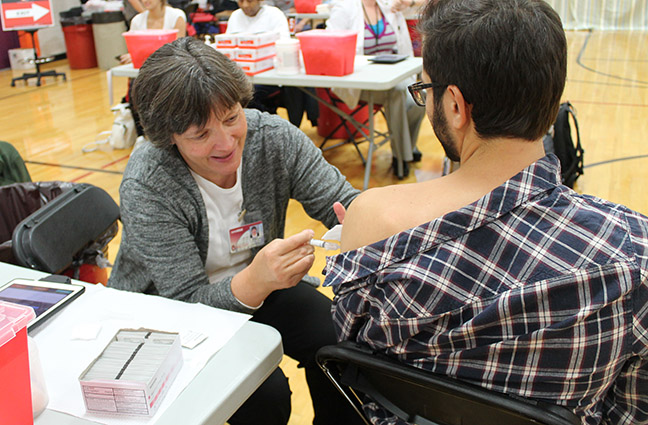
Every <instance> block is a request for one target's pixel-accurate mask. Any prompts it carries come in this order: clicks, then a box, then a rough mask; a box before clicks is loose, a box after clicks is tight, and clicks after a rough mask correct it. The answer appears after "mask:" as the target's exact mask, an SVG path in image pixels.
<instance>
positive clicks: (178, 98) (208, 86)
mask: <svg viewBox="0 0 648 425" xmlns="http://www.w3.org/2000/svg"><path fill="white" fill-rule="evenodd" d="M252 95H253V87H252V84H251V83H250V80H249V79H248V77H247V76H246V75H245V73H244V72H243V71H242V70H241V68H239V67H238V65H236V64H235V63H234V62H232V61H231V60H229V59H228V58H227V57H226V56H224V55H222V54H221V53H219V52H217V51H216V50H214V49H213V48H212V47H209V46H207V45H206V44H205V43H203V42H201V41H199V40H197V39H194V38H191V37H183V38H181V39H178V40H176V41H174V42H172V43H169V44H165V45H164V46H162V47H160V48H159V49H158V50H157V51H155V52H154V53H153V54H152V55H151V56H150V57H149V58H148V59H147V60H146V62H144V65H142V67H141V69H140V71H139V74H138V76H137V78H136V79H135V82H134V83H133V87H132V93H131V100H132V102H133V105H134V107H135V109H136V111H137V113H138V114H139V117H140V121H141V124H142V127H143V128H144V133H145V134H146V137H147V138H148V139H149V140H150V141H151V143H153V145H155V146H156V147H159V148H170V147H171V146H172V145H173V135H174V134H182V133H184V132H185V131H187V129H188V128H189V127H191V126H197V127H199V128H200V127H203V126H204V125H205V124H206V123H207V121H208V120H209V118H210V116H211V115H212V113H218V111H223V110H227V109H230V108H232V107H233V106H234V105H236V104H237V103H240V104H241V106H243V107H245V106H246V105H247V104H248V103H249V102H250V100H251V99H252Z"/></svg>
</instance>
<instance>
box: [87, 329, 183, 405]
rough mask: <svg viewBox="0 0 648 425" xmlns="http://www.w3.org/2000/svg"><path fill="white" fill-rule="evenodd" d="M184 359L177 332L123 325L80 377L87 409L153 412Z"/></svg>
mask: <svg viewBox="0 0 648 425" xmlns="http://www.w3.org/2000/svg"><path fill="white" fill-rule="evenodd" d="M182 362H183V361H182V348H181V345H180V336H179V335H178V334H177V333H170V332H161V331H156V330H152V329H120V330H119V332H117V334H116V335H115V337H114V338H113V339H112V340H111V341H110V343H109V344H108V345H107V346H106V348H104V350H103V351H102V352H101V354H100V355H99V357H97V358H96V359H94V360H93V361H92V363H90V365H89V366H88V367H87V368H86V369H85V370H84V371H83V373H82V374H81V376H80V377H79V382H80V383H81V391H82V393H83V401H84V403H85V406H86V410H87V411H88V412H89V413H109V414H121V415H136V416H149V417H150V416H153V415H154V414H155V412H156V411H157V409H158V407H159V406H160V404H161V401H162V399H163V398H164V396H165V395H166V392H167V390H168V389H169V387H170V386H171V384H172V383H173V380H174V379H175V377H176V376H177V374H178V372H179V371H180V368H181V367H182Z"/></svg>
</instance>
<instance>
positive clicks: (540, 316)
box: [324, 0, 648, 425]
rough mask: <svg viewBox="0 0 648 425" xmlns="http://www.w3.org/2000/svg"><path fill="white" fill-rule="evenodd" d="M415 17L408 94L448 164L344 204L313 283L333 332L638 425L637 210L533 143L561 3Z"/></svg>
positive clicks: (554, 53)
mask: <svg viewBox="0 0 648 425" xmlns="http://www.w3.org/2000/svg"><path fill="white" fill-rule="evenodd" d="M419 27H420V28H421V33H422V36H423V50H422V53H423V76H422V81H421V82H419V83H416V84H414V85H412V86H410V89H411V94H412V96H413V98H415V99H416V101H417V103H418V104H420V105H421V106H424V108H421V109H424V110H426V112H427V115H428V117H429V119H430V121H431V123H432V127H433V129H434V132H435V134H436V135H437V137H438V139H439V141H440V143H441V146H442V147H443V149H444V151H445V153H446V155H447V156H448V158H450V159H451V160H453V161H460V163H461V166H460V167H459V169H457V170H456V171H455V172H453V173H451V174H449V175H447V176H444V177H442V178H439V179H435V180H430V181H426V182H422V183H416V184H412V185H399V186H390V187H384V188H377V189H370V190H368V191H366V192H364V193H363V194H362V195H361V196H359V197H358V198H356V199H355V200H354V201H353V203H352V204H351V207H350V208H349V210H348V212H347V214H346V216H345V218H344V228H343V232H342V241H341V242H342V251H346V252H343V254H340V255H338V256H336V257H330V259H329V261H328V263H327V269H326V273H327V275H326V280H325V283H324V284H325V285H328V284H331V285H333V290H334V292H335V294H336V295H335V299H334V310H333V312H334V322H335V326H336V330H337V332H338V336H339V338H340V339H341V340H353V341H356V342H358V343H360V344H363V345H367V346H369V347H371V349H373V350H375V351H376V352H379V353H384V354H386V355H388V356H391V357H394V358H398V359H399V360H400V361H402V362H404V363H406V364H410V365H413V366H415V367H418V368H422V369H426V370H431V371H434V372H436V373H440V374H447V375H448V376H451V377H453V378H456V379H460V380H464V381H467V382H470V383H472V384H475V385H480V386H482V387H485V388H488V389H489V390H492V391H497V392H502V393H507V394H511V395H513V396H521V397H525V398H531V399H535V400H538V401H541V402H544V403H550V404H555V405H561V406H565V407H567V408H568V409H571V410H573V411H574V413H575V414H576V415H578V416H579V417H580V418H581V420H582V423H583V424H599V423H600V424H628V425H629V424H646V423H647V420H648V417H647V415H646V412H648V398H647V397H646V394H648V339H647V338H646V335H648V308H646V301H647V300H648V217H646V216H644V215H641V214H639V213H637V212H635V211H632V210H630V209H628V208H627V207H625V206H622V205H619V204H615V203H612V202H609V201H606V200H602V199H599V198H596V197H593V196H587V195H581V194H578V193H576V192H574V191H573V190H571V189H570V188H568V187H567V186H565V185H563V184H562V183H561V177H560V161H559V160H558V158H557V157H556V156H555V155H554V154H549V155H545V150H544V147H543V143H542V139H543V136H544V135H545V134H546V133H547V130H548V129H549V128H550V127H551V125H552V123H553V122H554V121H555V119H556V115H557V113H558V110H559V106H560V101H561V96H562V94H563V89H564V87H565V79H566V75H567V40H566V37H565V32H564V30H563V26H562V23H561V21H560V17H559V15H558V14H557V13H556V11H555V10H553V9H552V8H551V6H550V5H549V4H547V3H546V2H545V1H542V0H431V1H430V3H428V6H427V9H426V10H425V11H424V13H423V14H422V17H421V22H420V24H419ZM512 34H515V36H512ZM504 52H505V53H504ZM365 412H367V413H368V414H369V415H370V416H372V423H395V422H393V416H392V415H391V414H390V413H389V412H387V411H386V410H385V409H383V408H382V407H380V406H379V405H378V404H376V403H371V404H367V405H366V406H365ZM398 423H401V422H398Z"/></svg>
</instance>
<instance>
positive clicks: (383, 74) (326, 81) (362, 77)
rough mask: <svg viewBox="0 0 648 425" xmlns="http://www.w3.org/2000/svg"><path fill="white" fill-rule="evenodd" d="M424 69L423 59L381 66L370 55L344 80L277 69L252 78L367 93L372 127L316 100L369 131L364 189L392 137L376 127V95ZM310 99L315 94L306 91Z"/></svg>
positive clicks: (259, 81) (258, 81) (358, 60)
mask: <svg viewBox="0 0 648 425" xmlns="http://www.w3.org/2000/svg"><path fill="white" fill-rule="evenodd" d="M422 69H423V60H422V59H421V58H418V57H410V58H407V59H405V60H403V61H401V62H398V63H393V64H379V63H372V62H371V61H369V59H368V57H367V56H357V57H356V60H355V64H354V71H353V73H352V74H349V75H344V76H341V77H337V76H327V75H306V74H304V73H301V74H298V75H282V74H279V73H277V70H276V69H271V70H269V71H266V72H262V73H260V74H257V75H254V76H252V77H250V78H251V80H252V82H253V83H254V84H266V85H275V86H291V87H299V88H302V90H304V89H303V88H304V87H315V88H317V87H321V88H347V89H360V90H366V91H367V92H368V93H369V99H368V101H367V104H368V108H369V125H368V126H367V125H365V124H364V123H360V122H358V121H357V120H355V119H354V118H353V117H352V116H351V115H349V114H347V113H345V112H343V111H342V110H340V109H339V108H337V107H335V106H334V105H332V104H331V103H330V102H326V101H324V100H322V99H320V98H319V97H317V96H315V98H316V99H317V100H318V101H319V102H321V103H324V104H325V105H326V106H328V107H329V108H331V109H332V110H333V111H334V112H335V113H337V114H338V115H340V116H342V117H343V118H345V119H346V120H348V121H349V122H350V123H351V124H352V125H353V126H354V127H356V128H357V129H358V130H361V129H362V128H367V129H368V130H369V134H368V136H367V139H368V140H369V152H368V153H367V163H366V165H365V175H364V185H363V190H366V189H367V188H368V187H369V177H370V175H371V160H372V157H373V152H374V150H376V149H377V148H378V147H380V146H382V145H383V144H385V143H387V142H388V141H389V140H390V137H391V136H390V135H389V134H384V133H378V132H376V130H375V127H374V100H373V92H375V91H384V90H390V89H392V88H394V87H395V86H396V85H397V84H398V83H400V82H401V81H403V80H405V79H406V78H409V77H411V76H412V75H415V74H418V73H420V72H421V71H422ZM304 92H305V93H307V94H308V95H309V96H313V94H312V93H311V92H310V91H308V90H304ZM376 136H382V137H383V140H381V141H380V142H379V143H378V142H377V141H376V138H377V137H376Z"/></svg>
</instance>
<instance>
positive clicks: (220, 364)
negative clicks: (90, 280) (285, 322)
mask: <svg viewBox="0 0 648 425" xmlns="http://www.w3.org/2000/svg"><path fill="white" fill-rule="evenodd" d="M46 275H47V274H46V273H43V272H40V271H36V270H31V269H26V268H23V267H18V266H13V265H10V264H6V263H0V276H1V277H2V278H1V280H0V284H4V283H6V282H9V281H11V280H13V279H17V278H25V279H34V280H35V279H40V278H42V277H43V276H46ZM76 283H80V282H76ZM91 289H92V287H91V286H88V289H87V291H89V290H91ZM87 291H86V292H87ZM120 292H121V291H120ZM84 297H85V294H84V295H82V296H81V297H79V298H78V299H77V300H74V301H73V303H82V302H84ZM151 297H152V296H151ZM152 298H158V297H152ZM166 301H170V300H166ZM172 303H180V301H173V302H172ZM183 304H184V303H183ZM191 307H193V306H190V307H189V308H191ZM66 308H68V307H66ZM164 308H165V309H167V308H168V304H167V303H165V307H164ZM110 309H111V306H110V305H106V310H108V311H109V310H110ZM223 313H226V314H232V315H233V314H236V313H232V312H223ZM65 314H66V310H65V309H64V310H63V311H62V312H61V313H58V314H57V315H59V316H61V318H63V315H65ZM134 314H136V312H134ZM164 314H166V315H169V314H173V312H172V311H166V310H165V311H164ZM50 320H57V317H56V316H55V317H53V318H52V319H50ZM42 326H48V325H47V324H44V325H42ZM213 326H214V327H215V329H217V327H218V326H222V325H219V323H214V324H213ZM38 331H39V332H36V334H35V335H34V339H35V341H36V343H37V345H38V349H39V353H40V357H41V359H42V358H43V357H44V356H47V354H48V349H49V345H48V344H45V341H43V340H42V339H41V334H40V330H38ZM282 357H283V347H282V345H281V336H280V334H279V332H278V331H277V330H275V329H274V328H272V327H269V326H266V325H262V324H260V323H256V322H251V321H247V322H245V324H243V326H242V327H240V328H239V329H238V331H237V332H236V333H235V334H234V336H232V337H231V339H229V340H228V342H227V343H226V344H225V345H224V346H223V347H222V348H221V349H220V350H218V351H217V352H216V353H215V354H214V355H213V357H211V359H210V360H209V361H208V362H207V363H206V365H205V367H204V368H203V369H202V370H200V372H198V374H197V375H196V376H195V377H194V378H193V380H192V381H191V382H190V383H189V385H187V386H186V387H185V388H184V390H183V391H182V392H181V393H180V394H179V396H178V397H177V398H176V399H175V400H171V403H170V405H169V406H168V407H167V408H166V410H164V411H163V412H162V413H161V415H159V418H157V420H156V421H155V422H153V421H152V420H149V421H146V424H149V423H150V424H155V425H177V424H183V425H190V424H191V425H193V424H200V425H213V424H220V423H224V422H225V421H227V419H229V417H230V416H231V415H232V414H233V413H234V412H235V411H236V410H237V409H238V408H239V407H240V406H241V404H243V403H244V402H245V400H247V398H248V397H249V396H250V395H251V394H252V393H253V392H254V390H256V388H257V387H258V386H259V385H260V384H261V383H262V382H263V381H265V379H266V378H267V377H268V376H269V375H270V374H271V373H272V372H273V371H274V370H275V368H276V367H277V366H278V365H279V363H280V362H281V359H282ZM41 362H42V360H41ZM43 367H44V368H45V366H43ZM45 375H46V376H47V375H48V373H47V371H45ZM77 378H78V377H76V376H75V377H74V379H77ZM46 386H47V391H48V393H49V394H50V398H51V397H52V396H54V395H59V396H61V395H64V394H60V393H61V390H60V389H59V385H58V383H57V382H50V381H48V382H46ZM132 418H133V417H131V419H132ZM102 423H104V422H103V420H102V419H101V418H99V417H98V416H97V415H94V416H93V417H92V418H81V417H77V416H72V415H70V414H66V413H62V412H59V411H54V410H50V409H46V410H45V411H44V412H43V413H42V414H41V415H40V416H38V417H37V418H36V420H35V425H88V424H102ZM129 423H134V424H135V423H137V424H140V423H142V422H141V421H136V422H129Z"/></svg>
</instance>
